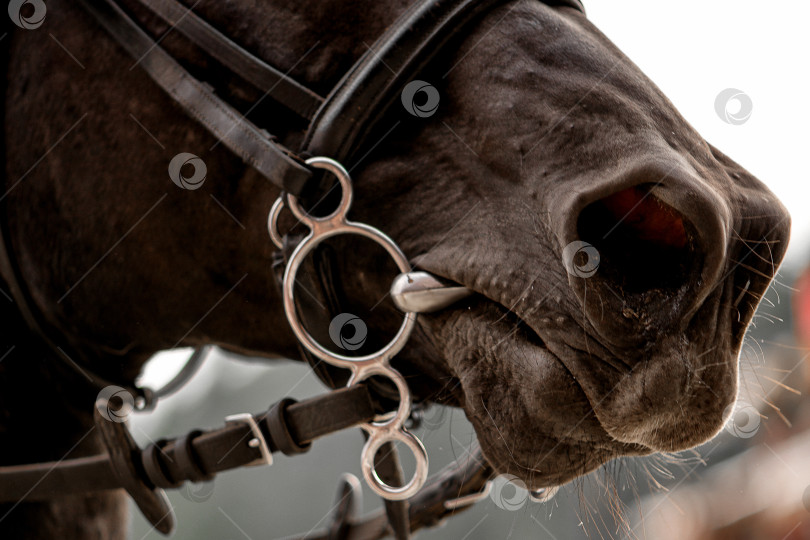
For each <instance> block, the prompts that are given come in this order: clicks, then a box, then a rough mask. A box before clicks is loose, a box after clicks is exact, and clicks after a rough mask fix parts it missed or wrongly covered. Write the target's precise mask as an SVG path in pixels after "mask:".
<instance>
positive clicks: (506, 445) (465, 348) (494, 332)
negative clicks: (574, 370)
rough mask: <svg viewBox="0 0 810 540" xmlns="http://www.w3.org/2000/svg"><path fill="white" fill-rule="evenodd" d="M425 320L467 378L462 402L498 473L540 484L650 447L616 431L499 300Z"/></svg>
mask: <svg viewBox="0 0 810 540" xmlns="http://www.w3.org/2000/svg"><path fill="white" fill-rule="evenodd" d="M424 324H426V325H428V326H429V331H430V332H431V333H432V335H433V337H434V339H435V342H436V343H437V344H438V346H439V348H440V350H441V354H442V355H443V356H444V359H445V361H446V362H447V364H448V367H449V369H450V370H451V371H452V372H453V373H454V375H455V376H456V377H457V378H458V380H459V381H460V390H461V392H460V394H461V396H462V397H461V398H460V400H461V402H462V403H461V405H462V407H463V408H464V410H465V413H466V415H467V417H468V419H469V420H470V421H471V423H472V424H473V426H474V428H475V431H476V435H477V437H478V440H479V442H480V444H481V448H482V450H483V452H484V455H485V456H486V457H487V459H488V460H489V462H490V464H491V465H492V466H493V467H494V468H495V470H496V471H498V472H499V473H502V474H511V475H515V476H517V477H518V478H519V479H520V480H522V481H523V482H524V483H525V484H526V486H527V487H528V488H529V489H539V488H543V487H552V486H559V485H562V484H564V483H566V482H569V481H570V480H572V479H574V478H576V477H577V476H581V475H583V474H586V473H588V472H590V471H592V470H594V469H596V468H598V467H599V466H601V465H602V464H604V463H606V462H608V461H610V460H611V459H614V458H616V457H620V456H628V455H646V454H649V453H651V450H650V449H648V448H646V447H644V446H641V445H635V444H625V443H621V442H618V441H616V440H615V439H614V438H613V437H611V436H610V435H609V434H608V433H607V432H606V431H605V429H604V428H603V427H602V426H601V424H600V422H599V420H598V419H597V418H596V416H595V415H594V413H593V409H592V406H591V403H590V401H589V399H588V396H587V395H586V393H585V392H584V390H583V389H582V387H581V386H580V385H579V384H578V382H577V380H576V378H575V377H574V376H573V375H572V374H571V373H570V372H569V371H568V369H566V367H565V365H564V364H563V362H562V361H560V359H559V358H557V357H556V356H555V355H554V354H553V353H552V352H551V351H550V350H549V349H548V347H546V344H545V343H544V342H543V341H542V340H541V339H540V337H539V336H537V334H535V333H534V332H533V331H532V330H531V328H530V327H529V326H528V325H527V324H525V323H524V322H523V321H522V320H521V319H520V318H519V317H518V316H517V315H515V314H514V313H512V312H511V311H509V310H507V309H506V308H504V307H503V306H501V305H500V304H497V303H495V302H492V301H490V300H487V299H485V298H483V297H476V298H475V299H474V300H472V301H470V302H468V303H467V304H465V305H463V306H461V307H459V308H456V309H451V310H446V311H444V312H441V313H439V314H434V315H430V316H428V317H424Z"/></svg>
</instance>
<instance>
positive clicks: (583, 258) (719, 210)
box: [562, 171, 729, 349]
mask: <svg viewBox="0 0 810 540" xmlns="http://www.w3.org/2000/svg"><path fill="white" fill-rule="evenodd" d="M662 176H664V175H663V173H659V172H657V171H655V172H652V171H650V172H647V174H641V175H638V174H637V175H634V176H633V177H632V178H631V181H632V183H630V184H629V185H627V183H625V185H623V186H620V188H619V189H614V190H613V191H611V192H608V193H604V194H601V193H598V192H597V193H594V194H592V195H591V197H590V198H587V197H586V198H585V200H584V204H582V206H581V209H580V211H579V212H578V213H577V216H576V219H575V220H574V221H572V222H571V225H572V227H571V228H572V229H573V230H572V231H569V232H570V233H572V234H571V236H569V238H573V240H572V241H571V242H569V243H567V245H566V246H565V247H564V248H563V253H562V256H563V264H564V266H565V268H566V270H567V271H568V274H569V283H570V284H571V286H572V287H573V288H574V290H575V292H576V293H578V296H579V297H580V299H581V301H582V304H583V308H584V312H585V315H586V317H587V318H588V322H589V323H590V324H591V325H592V326H593V328H594V329H595V330H596V331H597V333H598V334H599V335H600V336H601V337H602V338H603V340H604V342H606V344H610V345H613V346H614V347H615V348H617V349H627V348H632V347H636V346H638V345H639V344H640V343H643V342H651V341H655V340H656V339H657V338H658V337H659V336H658V335H657V334H658V333H659V332H661V331H667V332H672V331H673V330H674V331H676V332H677V331H682V330H683V328H684V325H685V324H687V323H688V321H689V319H690V318H691V316H692V315H693V314H694V312H695V311H696V310H697V309H698V308H699V307H700V305H701V304H702V302H703V301H704V300H705V299H706V297H707V296H708V295H709V294H710V292H711V291H712V290H713V289H714V287H715V286H716V285H717V283H718V282H719V281H720V280H721V278H722V271H723V268H724V266H725V263H726V257H727V246H728V244H729V233H728V231H729V226H728V221H729V220H728V207H727V205H726V203H725V202H724V201H723V200H722V199H720V198H719V197H717V196H715V195H714V194H713V192H711V191H710V190H707V189H706V188H705V186H698V185H696V184H697V183H698V179H694V178H689V177H688V176H687V177H686V178H685V179H679V178H677V177H670V176H667V177H666V178H665V180H663V181H658V182H655V181H650V180H651V179H658V178H661V177H662ZM698 188H699V189H698Z"/></svg>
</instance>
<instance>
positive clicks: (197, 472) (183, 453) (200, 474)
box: [174, 429, 213, 482]
mask: <svg viewBox="0 0 810 540" xmlns="http://www.w3.org/2000/svg"><path fill="white" fill-rule="evenodd" d="M201 433H202V431H200V430H198V429H195V430H194V431H191V432H189V433H187V434H186V435H184V436H182V437H180V438H179V439H177V440H176V441H175V443H174V459H175V461H176V462H177V467H178V468H179V469H180V473H181V474H182V475H183V480H190V481H192V482H207V481H209V480H211V479H212V478H213V476H212V475H210V474H206V473H205V471H204V470H203V468H202V467H201V466H200V462H199V460H198V459H197V454H196V453H195V452H194V446H193V444H192V443H193V442H194V439H195V438H196V437H197V436H199V435H200V434H201Z"/></svg>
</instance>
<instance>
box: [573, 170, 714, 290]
mask: <svg viewBox="0 0 810 540" xmlns="http://www.w3.org/2000/svg"><path fill="white" fill-rule="evenodd" d="M577 228H578V235H579V238H580V239H582V240H583V241H585V242H588V243H589V244H591V245H593V246H594V247H595V248H596V249H597V251H598V252H599V259H600V266H599V274H598V275H599V276H600V277H601V278H602V279H603V280H605V281H606V282H607V284H608V285H611V286H612V287H613V288H615V290H614V292H615V293H616V294H618V295H621V296H624V295H626V294H630V295H633V294H639V293H644V292H647V291H650V290H653V289H663V290H669V291H672V290H677V289H679V288H681V287H682V286H683V285H684V284H685V283H684V280H685V279H687V276H690V275H694V271H695V270H696V269H699V265H700V260H699V259H700V254H699V253H698V251H697V249H696V242H695V240H694V239H695V234H694V228H693V226H692V224H691V223H690V222H689V221H688V220H687V219H686V218H685V217H684V216H683V215H682V214H681V213H679V212H678V211H677V210H676V209H674V208H672V207H671V206H669V205H667V204H665V203H664V202H662V201H661V200H659V199H658V198H657V197H655V196H654V195H652V194H651V193H650V192H649V189H648V188H647V187H645V186H643V185H642V186H633V187H630V188H627V189H625V190H623V191H620V192H618V193H614V194H612V195H610V196H608V197H606V198H604V199H600V200H598V201H596V202H593V203H591V204H590V205H588V206H587V207H586V208H585V209H584V210H583V211H582V213H581V214H580V216H579V220H578V222H577ZM698 274H699V272H698Z"/></svg>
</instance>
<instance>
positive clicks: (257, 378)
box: [131, 0, 810, 540]
mask: <svg viewBox="0 0 810 540" xmlns="http://www.w3.org/2000/svg"><path fill="white" fill-rule="evenodd" d="M586 7H587V9H588V17H589V19H590V20H591V21H592V22H593V23H594V24H595V25H596V26H598V27H599V28H600V29H601V30H602V31H603V32H604V33H605V34H606V35H607V36H608V37H609V38H610V39H612V40H613V41H614V42H615V43H616V44H617V45H618V46H619V47H620V48H621V49H622V50H623V51H624V52H625V53H626V54H627V55H628V56H629V57H630V59H631V60H633V61H634V62H636V63H637V64H638V65H639V66H640V67H641V69H642V70H643V71H644V72H645V73H646V74H647V75H648V76H649V77H650V78H651V79H652V80H653V81H655V82H656V83H657V84H658V85H659V86H660V87H661V89H662V90H663V91H664V93H665V94H666V95H667V96H669V98H670V99H671V100H672V101H673V102H674V103H675V105H676V106H677V107H678V109H679V110H680V111H681V112H682V114H683V115H684V116H685V117H686V118H687V120H689V121H690V122H691V123H692V124H693V125H694V126H695V128H696V129H697V130H698V131H699V132H700V133H701V134H703V136H704V137H705V138H706V139H707V140H708V141H710V142H711V143H713V144H714V145H715V146H717V147H718V148H720V149H721V150H722V151H723V152H724V153H726V154H728V155H729V156H731V157H732V158H733V159H734V160H736V161H738V162H739V163H740V164H741V165H743V166H744V167H745V168H747V169H748V170H749V171H751V172H752V173H754V174H755V175H757V176H758V177H759V178H760V179H761V180H763V181H764V182H765V183H766V184H767V185H768V186H770V187H771V189H772V190H773V191H774V192H775V193H776V194H777V195H778V196H779V197H780V198H781V199H782V201H783V202H784V203H785V204H786V206H787V207H788V209H789V210H790V212H791V214H792V216H793V233H792V240H791V246H790V250H789V252H788V257H787V259H786V261H785V263H784V265H783V267H782V269H781V271H780V273H779V276H778V277H777V282H776V283H774V285H773V286H772V287H771V289H770V290H769V291H768V293H767V295H766V298H765V300H764V301H763V302H762V304H761V306H760V309H759V312H758V314H757V315H756V317H755V318H754V328H752V329H751V331H750V332H749V334H748V336H747V338H746V341H745V343H744V346H743V349H742V353H741V358H740V366H741V370H740V371H741V396H740V402H739V403H738V405H737V407H736V410H735V411H734V413H733V415H732V417H731V420H730V422H729V424H728V425H727V427H726V429H725V430H724V431H723V432H722V433H721V434H720V435H719V436H718V437H716V438H715V439H714V440H712V441H710V442H709V443H707V444H705V445H703V446H701V447H699V448H697V449H695V450H694V451H692V452H684V453H680V454H677V455H666V456H657V457H651V458H644V459H628V460H621V461H617V462H614V463H611V464H609V465H608V466H607V467H605V468H603V469H602V470H600V471H597V472H595V473H593V474H591V475H589V476H587V477H585V478H583V479H581V480H578V481H576V482H574V483H572V484H571V485H568V486H565V487H564V488H563V489H562V490H561V491H560V493H559V494H558V495H557V496H556V497H555V498H554V499H553V500H552V501H551V502H549V503H546V504H542V505H540V504H535V503H532V502H530V501H528V497H527V494H526V493H525V491H521V490H520V488H519V487H515V486H513V485H511V484H505V483H503V482H499V483H497V484H496V486H495V489H494V490H493V494H492V495H491V497H490V498H489V499H487V500H485V501H483V502H480V503H478V504H477V505H476V506H475V507H473V508H472V509H471V510H469V511H467V512H465V513H463V514H461V515H459V516H458V517H456V518H454V519H451V520H449V521H448V522H447V523H446V525H445V526H444V527H443V528H440V529H436V530H431V531H425V532H423V533H421V534H420V535H419V538H424V539H440V538H454V539H455V538H458V539H469V540H473V539H493V538H515V539H522V538H533V539H544V538H549V539H579V538H650V539H656V540H658V539H669V538H672V539H675V538H678V539H693V538H694V539H707V540H708V539H732V538H733V539H749V538H750V539H771V538H773V539H777V540H779V539H784V540H795V539H810V459H809V458H810V400H808V399H807V398H806V397H805V396H806V395H807V393H808V391H809V390H810V370H809V369H808V366H807V360H806V357H807V353H808V351H810V349H808V347H810V293H809V292H808V290H810V274H807V273H806V272H805V268H806V267H807V265H808V263H810V250H808V247H810V242H808V236H810V212H808V211H807V209H806V208H805V207H806V205H807V202H808V200H810V199H809V198H808V194H810V188H808V185H810V173H808V169H807V167H806V166H805V162H804V160H805V159H806V156H807V152H808V150H807V146H806V145H807V144H808V142H810V140H809V139H810V138H809V137H808V133H807V126H808V125H810V112H809V111H810V107H808V106H807V98H806V91H807V89H808V87H810V76H808V70H807V54H808V51H810V33H808V32H806V30H805V28H804V27H805V25H806V24H807V21H808V20H810V4H808V3H806V2H799V1H798V0H796V1H792V2H791V1H788V2H783V3H780V4H779V5H778V6H777V5H767V4H763V3H761V2H756V3H755V2H753V1H744V0H711V1H710V2H707V1H705V0H702V1H699V0H681V1H680V2H656V3H653V2H647V1H642V0H613V1H611V2H607V1H604V0H592V1H590V2H588V1H586ZM189 352H190V351H187V350H186V351H184V350H179V351H171V352H168V353H164V354H162V355H160V356H159V357H158V358H156V359H155V360H153V361H152V362H151V363H150V365H149V366H148V368H147V371H146V373H145V375H144V382H145V383H147V384H154V385H159V384H160V382H162V381H166V380H168V379H169V378H171V376H172V375H173V373H174V372H176V370H178V369H179V368H180V367H181V365H182V363H183V362H184V361H185V359H186V358H187V356H188V354H189ZM323 391H324V388H323V386H322V385H321V383H320V382H319V381H318V380H317V378H316V377H315V376H314V375H313V374H312V373H311V372H310V370H309V369H308V368H307V367H305V366H303V365H301V364H298V363H293V362H288V361H276V362H269V363H268V362H262V363H260V362H256V361H250V360H249V359H243V358H234V357H227V356H226V355H224V354H222V353H221V352H219V351H215V352H214V353H213V354H212V355H211V356H210V357H209V359H208V361H207V362H206V364H205V365H204V367H203V369H202V370H201V372H200V373H199V374H198V375H197V376H196V377H195V378H194V379H193V380H192V381H191V383H190V384H188V385H187V386H186V387H185V388H184V389H183V390H182V391H180V392H179V393H178V394H176V395H174V396H172V397H170V398H168V399H166V400H165V401H161V403H160V406H159V408H158V410H157V411H156V412H154V413H152V414H149V415H133V416H134V417H133V427H132V429H133V432H134V435H135V437H136V439H138V441H139V442H140V443H141V444H146V443H148V442H149V441H150V440H155V439H157V438H159V437H164V436H172V435H177V434H180V433H184V432H185V431H187V430H189V429H192V428H197V427H200V428H202V427H214V426H219V425H221V424H222V421H223V418H222V417H223V416H224V415H226V414H233V413H237V412H252V413H256V412H259V411H262V410H264V409H266V408H267V407H268V406H269V405H270V404H271V403H273V402H275V401H276V400H278V399H280V398H281V397H283V396H291V397H295V398H297V399H301V398H306V397H309V396H312V395H315V394H318V393H320V392H323ZM417 434H418V435H419V436H420V437H421V439H422V440H423V441H424V443H425V445H426V447H427V449H428V452H429V455H430V460H431V465H430V466H431V472H435V471H437V470H439V468H441V467H442V466H443V465H445V464H447V463H449V462H450V461H452V460H453V459H455V457H456V456H459V455H462V454H463V453H464V452H465V451H466V449H467V448H468V447H469V446H470V444H471V442H472V441H473V438H474V434H473V430H472V428H471V426H470V424H469V423H468V422H467V421H466V419H465V418H464V415H463V413H462V412H461V411H459V410H452V409H443V408H436V407H434V408H433V409H430V410H429V411H428V413H427V418H426V420H425V422H424V423H423V426H422V427H421V428H420V429H419V430H418V431H417ZM362 443H363V439H362V436H361V435H360V432H359V430H351V431H347V432H343V433H340V434H337V435H334V436H330V437H327V438H325V439H323V440H321V441H319V442H317V443H316V444H315V445H314V446H313V448H312V450H311V451H310V452H309V453H308V454H304V455H303V456H299V457H296V458H295V459H292V458H287V457H285V456H277V457H276V458H275V460H276V464H275V465H274V466H272V467H260V468H250V469H241V470H238V471H234V472H231V473H228V474H224V475H222V476H221V477H218V478H217V479H216V481H215V482H214V483H211V484H203V485H197V486H190V487H188V488H187V489H185V490H181V491H175V492H171V493H170V494H169V496H170V499H171V502H172V505H173V506H174V508H175V512H176V514H177V518H178V523H179V526H178V530H177V532H176V533H175V535H174V538H176V539H209V538H210V539H242V538H247V539H251V540H260V539H261V540H264V539H271V538H283V537H285V536H289V535H294V534H297V533H299V534H300V533H306V532H307V531H309V530H314V529H319V528H321V527H323V526H324V524H325V523H326V518H327V516H328V515H329V514H330V511H331V509H332V505H333V501H334V497H335V490H336V489H337V485H338V481H339V478H340V475H341V474H342V473H343V472H344V471H349V472H353V473H354V474H356V475H358V476H359V475H360V467H359V465H360V459H359V455H360V449H361V447H362ZM364 500H365V505H364V511H365V512H369V511H371V510H373V509H376V508H379V506H380V503H379V501H378V500H376V497H374V496H373V495H372V494H371V493H370V492H369V491H368V490H367V489H366V490H365V498H364ZM319 520H320V521H319ZM131 533H132V538H134V539H140V540H146V539H158V538H161V536H160V535H159V534H158V533H157V532H155V531H151V530H150V528H149V526H148V524H147V523H146V522H145V521H144V519H143V518H142V517H141V516H140V514H139V513H138V511H137V510H136V509H134V508H133V511H132V523H131Z"/></svg>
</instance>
